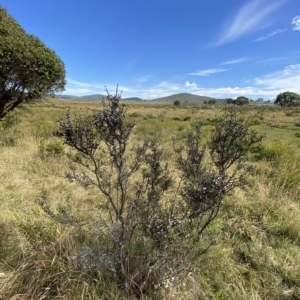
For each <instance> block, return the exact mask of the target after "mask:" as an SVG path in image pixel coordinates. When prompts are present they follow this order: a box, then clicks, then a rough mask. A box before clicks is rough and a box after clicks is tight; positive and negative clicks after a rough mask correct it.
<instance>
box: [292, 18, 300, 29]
mask: <svg viewBox="0 0 300 300" xmlns="http://www.w3.org/2000/svg"><path fill="white" fill-rule="evenodd" d="M292 25H294V26H293V30H300V16H296V17H295V18H293V20H292Z"/></svg>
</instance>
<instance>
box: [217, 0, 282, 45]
mask: <svg viewBox="0 0 300 300" xmlns="http://www.w3.org/2000/svg"><path fill="white" fill-rule="evenodd" d="M284 2H285V0H277V1H264V0H252V1H250V2H249V3H247V4H246V5H244V6H242V7H241V8H240V9H239V10H238V12H237V13H236V14H235V16H234V17H231V18H230V20H233V21H232V22H231V21H228V22H227V23H226V24H225V26H224V28H225V29H224V30H223V32H222V34H221V37H220V38H219V40H218V41H217V42H216V43H215V46H220V45H223V44H227V43H230V42H232V41H234V40H236V39H238V38H240V37H242V36H244V35H246V34H249V33H251V32H254V31H257V30H259V29H261V28H263V27H266V26H267V25H269V23H270V21H269V15H270V14H271V13H272V12H274V11H275V10H276V9H278V8H279V7H280V6H281V5H282V4H283V3H284Z"/></svg>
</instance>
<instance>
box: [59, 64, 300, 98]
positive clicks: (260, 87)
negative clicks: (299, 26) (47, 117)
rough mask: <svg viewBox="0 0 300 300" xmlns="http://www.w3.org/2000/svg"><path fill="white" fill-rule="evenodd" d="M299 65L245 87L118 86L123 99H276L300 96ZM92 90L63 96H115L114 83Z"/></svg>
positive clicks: (184, 84) (73, 90) (79, 89)
mask: <svg viewBox="0 0 300 300" xmlns="http://www.w3.org/2000/svg"><path fill="white" fill-rule="evenodd" d="M299 82H300V64H295V65H289V66H286V67H285V68H284V69H283V70H279V71H277V72H273V73H270V74H266V75H264V76H259V77H256V78H254V79H252V80H251V81H248V82H247V85H246V86H219V87H215V88H209V87H200V86H198V85H197V84H196V83H195V82H189V81H185V82H182V83H174V82H168V81H162V82H159V83H157V84H156V85H154V86H152V87H146V88H142V89H141V88H137V87H136V88H133V87H130V86H124V85H120V86H119V91H122V92H123V93H122V96H123V97H124V98H126V97H140V98H142V99H155V98H159V97H165V96H169V95H172V94H177V93H193V94H196V95H203V96H210V97H216V98H228V97H237V96H242V95H243V96H247V97H250V98H258V97H263V98H265V99H274V98H275V97H276V96H277V95H278V94H279V93H281V92H285V91H291V92H295V93H298V94H300V85H299ZM87 85H88V86H89V88H84V87H80V86H79V87H75V88H73V87H69V86H67V89H66V91H65V92H64V94H69V95H76V96H82V95H89V94H97V93H98V94H105V90H104V85H105V86H107V88H108V90H109V91H110V92H111V93H113V92H114V91H115V89H116V85H115V84H103V85H93V84H87Z"/></svg>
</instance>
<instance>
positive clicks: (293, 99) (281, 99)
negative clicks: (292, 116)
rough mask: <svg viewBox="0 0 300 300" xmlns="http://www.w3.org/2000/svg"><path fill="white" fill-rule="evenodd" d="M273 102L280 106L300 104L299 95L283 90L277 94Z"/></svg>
mask: <svg viewBox="0 0 300 300" xmlns="http://www.w3.org/2000/svg"><path fill="white" fill-rule="evenodd" d="M274 104H276V105H279V106H281V107H290V106H298V105H300V95H298V94H296V93H293V92H284V93H280V94H278V95H277V97H276V99H275V102H274Z"/></svg>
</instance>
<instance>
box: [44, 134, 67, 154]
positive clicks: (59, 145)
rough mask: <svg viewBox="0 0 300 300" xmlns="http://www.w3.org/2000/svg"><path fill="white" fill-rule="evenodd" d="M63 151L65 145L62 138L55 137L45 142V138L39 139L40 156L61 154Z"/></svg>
mask: <svg viewBox="0 0 300 300" xmlns="http://www.w3.org/2000/svg"><path fill="white" fill-rule="evenodd" d="M64 151H65V145H64V144H63V142H62V140H61V139H59V138H57V137H55V138H53V139H52V140H51V141H49V142H46V141H45V139H41V141H40V145H39V153H40V155H41V156H42V157H45V156H49V155H58V154H63V153H64Z"/></svg>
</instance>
